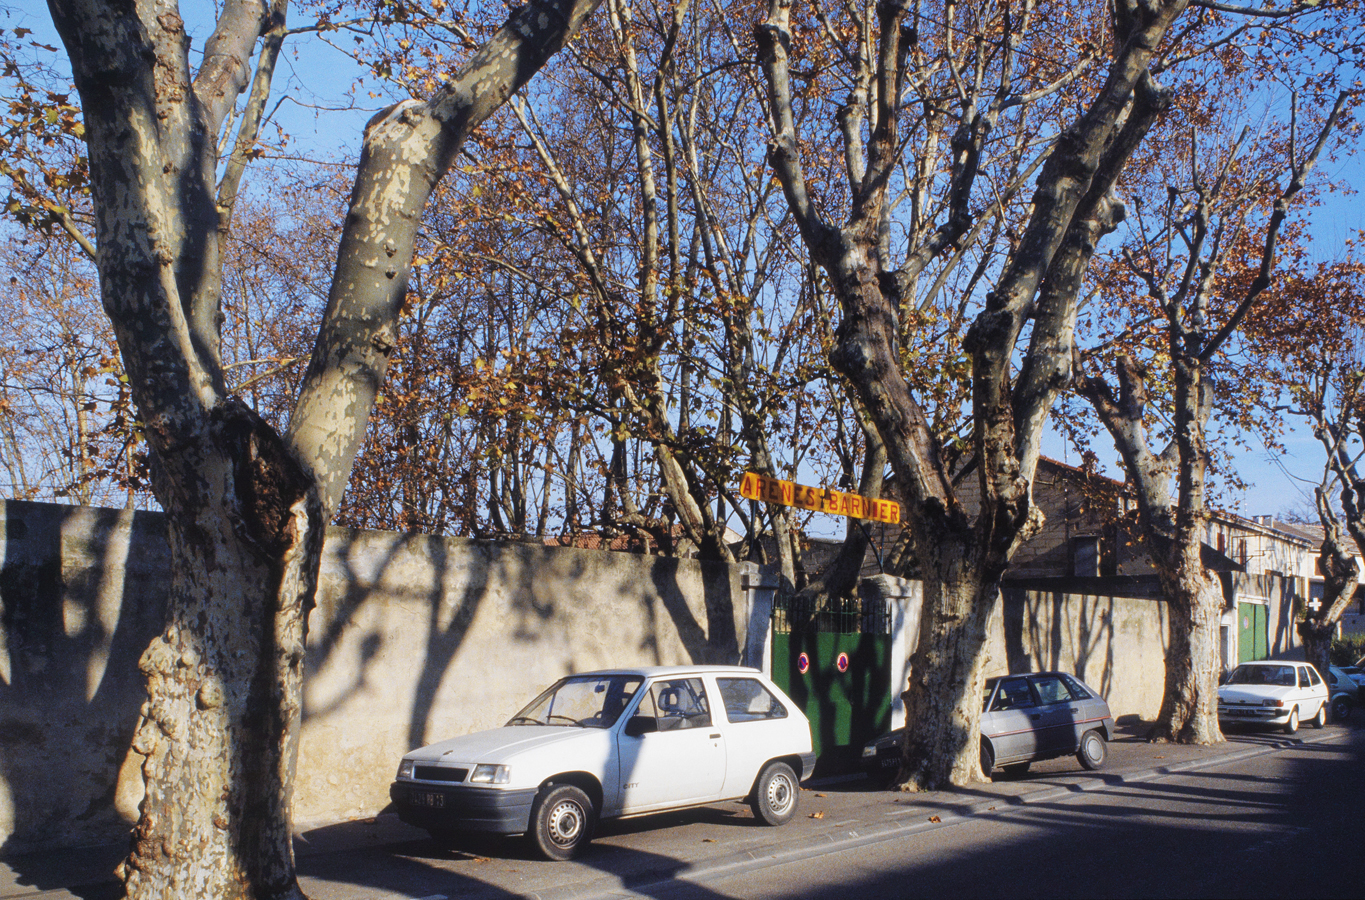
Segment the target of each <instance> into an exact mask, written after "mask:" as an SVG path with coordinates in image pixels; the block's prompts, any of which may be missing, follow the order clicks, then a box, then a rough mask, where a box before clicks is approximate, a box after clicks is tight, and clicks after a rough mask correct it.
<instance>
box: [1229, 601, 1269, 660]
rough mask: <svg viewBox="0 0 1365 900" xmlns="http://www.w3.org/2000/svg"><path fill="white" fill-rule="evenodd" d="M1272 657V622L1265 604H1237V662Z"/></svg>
mask: <svg viewBox="0 0 1365 900" xmlns="http://www.w3.org/2000/svg"><path fill="white" fill-rule="evenodd" d="M1269 655H1270V620H1269V616H1268V615H1267V607H1266V606H1265V604H1263V603H1238V604H1237V661H1238V662H1239V663H1244V662H1251V661H1253V660H1257V659H1265V658H1266V657H1267V656H1269Z"/></svg>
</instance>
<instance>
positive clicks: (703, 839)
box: [701, 838, 716, 844]
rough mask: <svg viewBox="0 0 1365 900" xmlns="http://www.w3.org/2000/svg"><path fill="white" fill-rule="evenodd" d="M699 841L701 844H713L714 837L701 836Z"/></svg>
mask: <svg viewBox="0 0 1365 900" xmlns="http://www.w3.org/2000/svg"><path fill="white" fill-rule="evenodd" d="M701 842H702V843H703V844H714V843H715V842H716V839H715V838H702V839H701Z"/></svg>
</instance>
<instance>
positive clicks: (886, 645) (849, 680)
mask: <svg viewBox="0 0 1365 900" xmlns="http://www.w3.org/2000/svg"><path fill="white" fill-rule="evenodd" d="M772 659H773V680H774V681H775V682H777V684H778V686H779V687H781V688H782V689H783V690H784V691H786V692H787V694H788V696H790V697H791V698H792V700H794V701H795V702H796V704H797V705H798V706H800V707H801V709H802V710H803V711H804V712H805V714H806V718H808V719H810V729H811V739H812V741H813V743H814V749H815V753H816V755H817V756H818V757H819V761H818V762H817V764H816V771H817V772H819V773H820V774H831V773H835V772H847V771H853V770H855V769H857V767H858V763H859V757H860V756H861V754H862V749H863V745H864V744H866V743H867V742H868V741H870V740H872V739H873V738H875V737H877V736H878V735H880V734H882V733H884V732H886V731H888V730H889V729H890V727H891V665H890V660H891V615H890V603H889V602H888V601H885V600H880V601H876V602H875V603H867V602H864V601H861V600H858V599H847V600H839V601H830V600H828V599H826V600H824V601H822V602H821V603H820V604H819V605H818V606H817V605H815V604H810V603H804V602H797V601H794V600H791V599H786V600H784V599H783V598H779V599H778V601H777V603H776V604H775V605H774V608H773V657H772Z"/></svg>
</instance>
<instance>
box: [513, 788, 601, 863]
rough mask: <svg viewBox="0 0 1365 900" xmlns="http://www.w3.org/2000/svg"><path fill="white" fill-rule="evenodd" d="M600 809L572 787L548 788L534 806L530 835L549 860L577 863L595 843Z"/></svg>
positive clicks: (541, 790)
mask: <svg viewBox="0 0 1365 900" xmlns="http://www.w3.org/2000/svg"><path fill="white" fill-rule="evenodd" d="M596 824H597V809H596V807H594V806H593V802H592V800H591V799H590V798H589V797H588V795H587V794H585V793H583V791H581V790H579V789H578V788H576V787H574V786H573V785H571V784H547V785H545V787H543V788H541V789H540V793H539V794H537V795H536V800H535V803H533V804H532V805H531V829H530V835H531V838H532V840H534V841H535V845H536V849H537V850H539V851H540V852H541V853H542V854H544V855H545V857H546V859H554V860H565V859H573V858H574V857H575V856H577V855H578V854H579V853H582V852H583V848H584V847H586V846H587V845H588V841H589V840H591V839H592V831H593V826H595V825H596Z"/></svg>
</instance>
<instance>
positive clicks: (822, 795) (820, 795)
mask: <svg viewBox="0 0 1365 900" xmlns="http://www.w3.org/2000/svg"><path fill="white" fill-rule="evenodd" d="M815 796H817V797H824V796H826V795H825V794H816V795H815Z"/></svg>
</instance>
